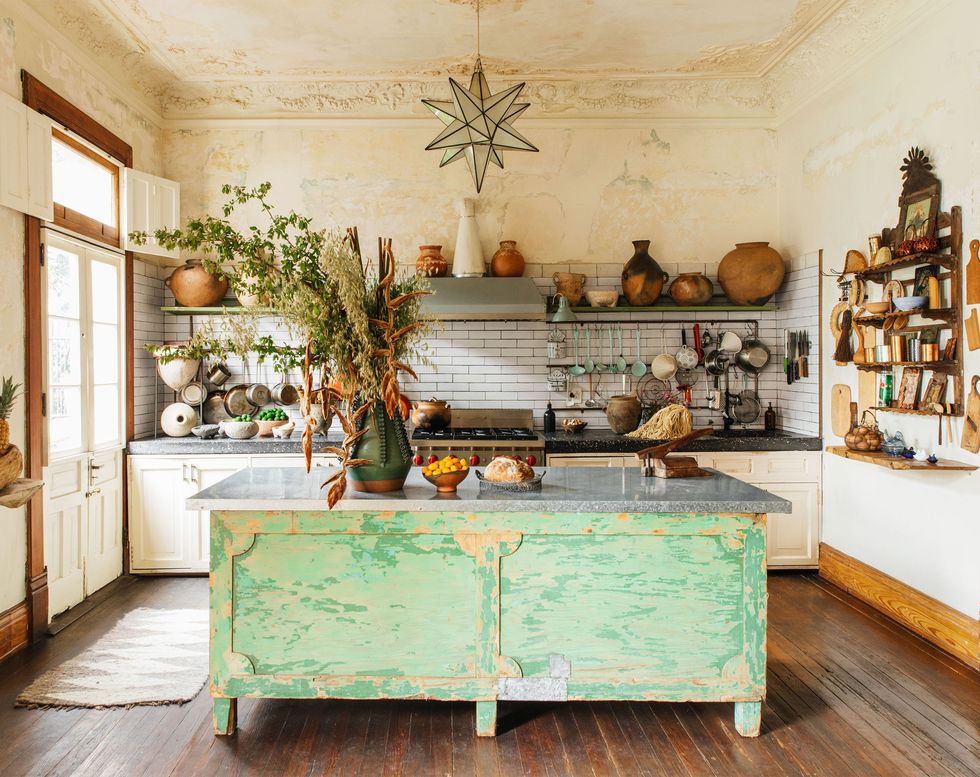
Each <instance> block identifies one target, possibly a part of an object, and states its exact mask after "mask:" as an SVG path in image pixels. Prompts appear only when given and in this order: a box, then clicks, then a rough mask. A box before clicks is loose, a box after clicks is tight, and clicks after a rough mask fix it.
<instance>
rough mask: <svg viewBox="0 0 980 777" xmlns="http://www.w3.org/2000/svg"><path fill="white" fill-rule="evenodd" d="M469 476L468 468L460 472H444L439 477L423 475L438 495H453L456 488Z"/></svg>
mask: <svg viewBox="0 0 980 777" xmlns="http://www.w3.org/2000/svg"><path fill="white" fill-rule="evenodd" d="M469 474H470V470H469V467H467V468H466V469H464V470H461V471H460V472H445V473H443V474H441V475H423V476H422V477H424V478H425V479H426V480H428V481H429V482H430V483H431V484H432V485H434V486H435V487H436V490H437V491H438V492H439V493H440V494H455V493H456V488H457V487H458V486H459V484H460V483H462V482H463V481H464V480H466V476H467V475H469Z"/></svg>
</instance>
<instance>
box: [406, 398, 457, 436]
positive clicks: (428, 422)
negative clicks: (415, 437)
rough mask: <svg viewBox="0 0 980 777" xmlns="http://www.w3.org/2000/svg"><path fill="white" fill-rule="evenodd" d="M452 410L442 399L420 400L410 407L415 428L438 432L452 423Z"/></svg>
mask: <svg viewBox="0 0 980 777" xmlns="http://www.w3.org/2000/svg"><path fill="white" fill-rule="evenodd" d="M452 420H453V412H452V407H451V406H450V405H449V403H448V402H446V401H445V400H442V399H430V400H428V401H425V400H420V401H418V402H416V403H415V406H414V407H413V408H412V423H413V424H414V425H415V427H416V428H417V429H423V430H426V431H433V432H438V431H440V430H442V429H445V428H446V427H447V426H449V424H451V423H452Z"/></svg>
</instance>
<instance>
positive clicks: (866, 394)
mask: <svg viewBox="0 0 980 777" xmlns="http://www.w3.org/2000/svg"><path fill="white" fill-rule="evenodd" d="M877 395H878V373H877V372H873V371H872V370H858V399H857V406H858V418H860V417H861V416H863V415H864V411H865V410H867V409H868V408H869V407H876V406H877V404H878V396H877Z"/></svg>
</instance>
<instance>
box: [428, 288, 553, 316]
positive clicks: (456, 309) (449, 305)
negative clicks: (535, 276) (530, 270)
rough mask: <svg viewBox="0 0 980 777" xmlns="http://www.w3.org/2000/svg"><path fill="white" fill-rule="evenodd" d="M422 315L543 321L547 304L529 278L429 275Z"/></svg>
mask: <svg viewBox="0 0 980 777" xmlns="http://www.w3.org/2000/svg"><path fill="white" fill-rule="evenodd" d="M429 287H430V288H431V289H432V292H433V293H432V294H429V295H428V296H426V297H423V298H422V315H423V316H424V317H425V318H432V319H437V320H440V321H544V320H545V314H546V312H547V311H546V305H545V301H544V298H543V297H542V296H541V293H540V292H539V291H538V287H537V286H536V285H535V283H534V281H533V280H532V279H531V278H430V279H429Z"/></svg>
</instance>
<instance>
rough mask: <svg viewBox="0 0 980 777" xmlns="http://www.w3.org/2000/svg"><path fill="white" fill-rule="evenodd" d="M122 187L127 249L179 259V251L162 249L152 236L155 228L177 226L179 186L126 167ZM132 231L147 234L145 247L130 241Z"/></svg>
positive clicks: (174, 227)
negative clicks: (148, 236) (148, 235)
mask: <svg viewBox="0 0 980 777" xmlns="http://www.w3.org/2000/svg"><path fill="white" fill-rule="evenodd" d="M122 185H123V190H124V191H123V197H122V201H123V203H125V213H124V216H125V218H124V222H125V224H124V229H123V235H125V236H126V237H125V248H126V250H127V251H135V252H137V253H141V254H151V255H153V256H165V257H169V258H171V259H176V258H177V257H179V256H180V251H178V250H176V249H174V250H170V249H167V248H164V247H163V246H161V245H160V243H159V242H157V240H156V239H155V238H154V237H152V235H153V233H154V232H155V231H156V230H158V229H176V228H177V227H179V226H180V223H179V222H180V184H179V183H177V182H176V181H168V180H166V179H165V178H158V177H157V176H155V175H150V174H149V173H144V172H141V171H139V170H133V169H131V168H128V167H127V168H126V169H125V170H123V178H122ZM134 231H139V232H148V233H149V234H150V236H151V237H150V238H149V239H148V240H147V242H146V245H142V246H140V245H136V244H135V243H133V242H132V241H131V240H130V239H129V233H130V232H134Z"/></svg>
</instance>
